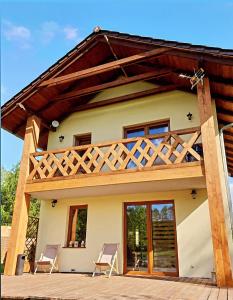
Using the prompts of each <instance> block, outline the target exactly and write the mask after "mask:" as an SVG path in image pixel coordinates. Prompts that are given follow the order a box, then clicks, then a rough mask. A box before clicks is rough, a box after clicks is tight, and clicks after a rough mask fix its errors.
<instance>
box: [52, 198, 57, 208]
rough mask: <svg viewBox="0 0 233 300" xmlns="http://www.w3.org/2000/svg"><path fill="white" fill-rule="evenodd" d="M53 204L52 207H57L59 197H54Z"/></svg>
mask: <svg viewBox="0 0 233 300" xmlns="http://www.w3.org/2000/svg"><path fill="white" fill-rule="evenodd" d="M51 204H52V207H55V206H56V204H57V199H53V200H52V201H51Z"/></svg>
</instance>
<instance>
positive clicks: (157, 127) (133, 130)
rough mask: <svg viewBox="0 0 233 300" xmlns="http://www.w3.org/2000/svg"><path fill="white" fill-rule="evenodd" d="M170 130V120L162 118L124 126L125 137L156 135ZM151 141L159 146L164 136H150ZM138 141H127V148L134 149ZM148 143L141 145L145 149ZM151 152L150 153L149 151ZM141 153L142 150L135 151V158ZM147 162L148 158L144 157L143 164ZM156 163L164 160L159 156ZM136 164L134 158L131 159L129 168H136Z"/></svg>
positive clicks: (161, 162)
mask: <svg viewBox="0 0 233 300" xmlns="http://www.w3.org/2000/svg"><path fill="white" fill-rule="evenodd" d="M168 131H169V120H168V119H166V120H161V121H156V122H150V123H144V124H138V125H133V126H129V127H125V128H124V138H136V137H143V136H148V135H156V134H160V133H164V132H168ZM150 140H151V142H152V143H153V144H154V145H155V146H158V145H159V144H160V143H161V141H162V140H163V138H150ZM135 143H136V142H129V143H127V149H128V150H132V149H133V147H134V145H135ZM145 145H146V143H145V142H143V143H142V145H141V147H142V148H143V149H144V147H145ZM149 154H150V153H149ZM140 155H141V153H140V151H136V152H135V153H134V157H135V158H139V156H140ZM146 163H147V160H146V159H145V158H143V159H142V160H141V164H142V165H143V166H145V165H146ZM155 164H156V165H157V164H163V161H162V160H161V159H160V158H159V157H158V158H157V159H156V163H155ZM135 167H136V164H135V162H134V161H133V160H130V161H129V163H128V164H127V169H132V168H135Z"/></svg>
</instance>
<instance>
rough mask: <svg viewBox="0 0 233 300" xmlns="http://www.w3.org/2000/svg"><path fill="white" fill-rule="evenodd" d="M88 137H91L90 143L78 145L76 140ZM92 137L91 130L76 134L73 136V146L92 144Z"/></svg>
mask: <svg viewBox="0 0 233 300" xmlns="http://www.w3.org/2000/svg"><path fill="white" fill-rule="evenodd" d="M88 137H90V143H88V144H82V145H80V144H79V145H76V141H77V140H78V139H82V138H88ZM91 138H92V136H91V132H87V133H81V134H75V135H74V137H73V146H74V147H78V146H84V145H90V144H91Z"/></svg>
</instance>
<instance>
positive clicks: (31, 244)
mask: <svg viewBox="0 0 233 300" xmlns="http://www.w3.org/2000/svg"><path fill="white" fill-rule="evenodd" d="M38 226H39V218H36V217H29V218H28V226H27V233H26V241H25V250H24V253H25V255H26V257H27V260H28V261H29V262H34V261H35V255H36V244H37V234H38Z"/></svg>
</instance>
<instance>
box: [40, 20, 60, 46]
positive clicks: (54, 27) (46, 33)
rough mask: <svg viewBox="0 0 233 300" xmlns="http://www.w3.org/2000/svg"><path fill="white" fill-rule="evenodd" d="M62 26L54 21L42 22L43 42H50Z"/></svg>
mask: <svg viewBox="0 0 233 300" xmlns="http://www.w3.org/2000/svg"><path fill="white" fill-rule="evenodd" d="M59 31H60V26H59V25H58V23H56V22H54V21H47V22H44V23H42V24H41V29H40V33H41V38H42V42H44V43H49V42H51V41H52V40H53V38H54V37H55V36H56V35H57V34H58V33H59Z"/></svg>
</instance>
